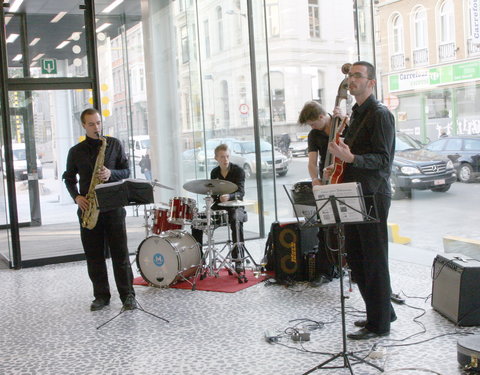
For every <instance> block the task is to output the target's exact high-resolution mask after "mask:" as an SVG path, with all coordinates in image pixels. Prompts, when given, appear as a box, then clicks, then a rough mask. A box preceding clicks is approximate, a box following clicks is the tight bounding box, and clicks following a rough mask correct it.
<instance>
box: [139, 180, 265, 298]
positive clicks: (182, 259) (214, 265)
mask: <svg viewBox="0 0 480 375" xmlns="http://www.w3.org/2000/svg"><path fill="white" fill-rule="evenodd" d="M161 187H162V188H168V187H166V186H163V185H161ZM183 188H184V189H185V190H187V191H189V192H191V193H195V194H201V195H205V196H206V197H205V198H204V200H205V211H204V212H199V211H198V209H197V206H196V201H195V200H194V199H191V198H185V197H173V198H171V199H170V202H169V204H168V205H166V204H162V205H160V206H158V207H155V208H153V209H147V208H146V207H145V214H144V218H145V231H146V235H145V237H146V238H145V239H144V240H143V241H142V242H141V243H140V245H139V247H138V250H137V254H136V262H137V266H138V268H139V272H140V274H141V275H142V277H143V278H144V279H145V281H147V282H148V283H149V284H150V285H152V286H157V287H168V286H170V285H172V284H175V283H177V282H179V281H187V282H188V283H190V284H191V285H192V290H195V289H196V282H197V280H198V278H200V279H203V278H205V277H207V276H215V277H219V270H220V269H222V268H225V269H227V271H228V273H229V274H231V275H232V274H234V275H235V276H236V277H237V278H238V282H239V283H243V282H247V281H248V280H247V278H246V276H245V263H250V262H252V263H253V264H254V265H255V267H259V265H258V264H257V263H256V262H255V261H254V260H253V258H252V256H251V255H250V253H249V252H248V250H247V249H246V248H245V245H244V244H243V242H236V243H235V244H232V241H231V240H230V232H229V231H228V241H227V243H226V244H225V246H224V247H223V248H222V249H221V250H220V251H218V250H217V248H216V246H215V244H214V240H213V234H214V231H215V229H217V228H219V227H224V226H228V213H227V211H226V210H213V209H212V205H213V203H214V198H213V196H215V195H222V194H230V193H233V192H235V191H236V190H237V185H236V184H234V183H232V182H229V181H225V180H193V181H189V182H187V183H185V184H184V185H183ZM253 203H254V202H252V201H242V200H232V201H227V202H223V203H218V205H219V206H222V207H225V208H237V207H243V206H246V205H249V204H253ZM152 217H153V225H150V224H149V223H150V220H151V218H152ZM189 225H191V226H192V227H193V228H195V229H198V230H201V231H202V232H203V233H205V234H206V238H207V242H206V244H205V245H204V246H203V250H204V251H203V255H202V249H201V247H200V244H199V243H198V242H197V241H196V240H195V239H194V237H193V236H192V235H191V234H190V233H187V231H186V230H185V226H189ZM236 232H237V233H236V234H237V236H236V238H237V240H239V239H240V236H239V224H238V222H237V225H236ZM234 247H237V248H238V249H239V252H238V254H239V257H240V258H238V259H233V258H232V250H233V249H234ZM226 248H228V249H229V251H228V253H227V254H226V255H223V254H222V252H223V251H224V250H225V249H226ZM245 255H247V256H245ZM234 262H237V263H236V264H237V265H238V263H240V264H241V267H236V268H235V267H234ZM240 269H241V270H242V271H241V272H240V271H239V270H240Z"/></svg>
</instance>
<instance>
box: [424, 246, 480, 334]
mask: <svg viewBox="0 0 480 375" xmlns="http://www.w3.org/2000/svg"><path fill="white" fill-rule="evenodd" d="M432 278H433V283H432V307H433V308H434V309H435V310H437V311H438V312H439V313H440V314H442V315H443V316H445V317H446V318H448V319H450V320H451V321H452V322H454V323H455V324H458V325H461V326H474V325H479V324H480V288H479V282H480V262H479V261H478V260H476V259H472V258H470V257H468V256H466V255H462V254H454V253H448V254H441V255H440V254H439V255H437V257H436V258H435V260H434V262H433V273H432Z"/></svg>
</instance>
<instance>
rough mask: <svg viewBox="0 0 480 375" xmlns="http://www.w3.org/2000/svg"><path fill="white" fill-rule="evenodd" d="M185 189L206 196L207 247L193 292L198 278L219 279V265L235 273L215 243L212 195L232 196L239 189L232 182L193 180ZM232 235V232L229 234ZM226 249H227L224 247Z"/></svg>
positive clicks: (193, 284) (187, 183) (186, 184)
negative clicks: (210, 277) (211, 277)
mask: <svg viewBox="0 0 480 375" xmlns="http://www.w3.org/2000/svg"><path fill="white" fill-rule="evenodd" d="M183 188H184V189H185V190H187V191H189V192H191V193H195V194H202V195H206V197H205V198H204V200H205V216H206V222H205V223H206V228H205V229H203V232H204V233H206V234H207V246H206V248H205V249H204V250H205V251H204V254H203V257H202V261H201V267H199V268H197V271H196V272H195V276H194V278H193V283H192V290H195V289H196V283H197V280H198V278H199V277H200V278H201V279H203V278H205V277H206V276H215V277H219V276H220V275H219V273H218V269H219V267H217V263H220V264H222V265H224V266H225V267H226V268H227V270H228V271H229V272H234V269H233V268H232V266H231V265H230V264H229V263H228V262H226V258H224V257H223V256H222V255H221V254H220V252H219V251H217V248H216V247H215V245H214V243H213V231H214V229H215V228H214V227H213V225H212V212H213V210H212V205H213V201H214V200H213V198H212V195H222V194H230V193H233V192H235V191H236V190H237V189H238V186H237V185H236V184H234V183H233V182H230V181H225V180H214V179H211V180H193V181H189V182H186V183H185V184H184V185H183ZM228 233H229V235H230V232H228ZM228 243H229V242H227V244H228ZM224 248H225V247H224Z"/></svg>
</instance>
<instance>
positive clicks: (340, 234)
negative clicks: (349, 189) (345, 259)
mask: <svg viewBox="0 0 480 375" xmlns="http://www.w3.org/2000/svg"><path fill="white" fill-rule="evenodd" d="M368 197H370V196H368ZM347 198H353V199H358V201H359V203H360V207H361V208H362V210H359V209H358V208H354V207H352V205H350V204H347V203H346V202H345V200H346V199H347ZM315 201H316V202H317V206H319V207H318V209H317V211H316V213H315V214H314V215H313V216H312V217H315V218H316V217H317V215H318V214H319V213H320V212H321V211H322V210H323V209H325V208H326V207H328V205H329V204H330V208H331V210H332V211H333V216H334V221H333V222H332V223H330V222H329V224H323V223H322V222H321V221H317V223H315V224H313V223H312V217H311V218H310V219H308V220H307V221H306V223H305V224H304V225H307V224H309V223H310V225H315V226H319V227H323V228H334V229H335V232H336V234H337V243H338V252H337V256H338V264H339V265H341V264H342V255H343V252H344V250H345V249H344V245H345V235H344V226H345V225H350V224H351V225H353V224H366V223H378V222H379V220H378V219H377V218H378V213H377V207H376V205H375V200H374V199H372V204H373V208H374V210H375V215H376V217H373V216H371V215H370V214H369V213H367V212H366V207H365V204H364V196H363V195H362V194H361V193H360V194H359V195H358V196H342V197H337V196H335V195H334V194H332V195H330V196H328V198H319V199H317V198H315ZM322 201H323V204H318V202H322ZM339 206H341V207H343V208H344V209H346V210H352V212H354V213H355V212H356V213H360V214H361V215H362V216H363V220H359V221H345V222H344V221H342V218H341V214H340V212H339V210H338V207H339ZM364 211H365V212H364ZM339 271H340V303H341V314H342V351H341V352H339V353H337V354H335V355H333V356H332V357H331V358H329V359H327V360H326V361H324V362H322V363H320V364H319V365H318V366H315V367H314V368H312V369H310V370H308V371H307V372H305V373H304V374H303V375H307V374H310V373H312V372H314V371H315V370H318V369H337V368H348V369H349V370H350V374H352V375H353V370H352V365H351V363H350V359H349V358H353V359H355V360H356V361H358V362H357V363H364V364H367V365H369V366H372V367H374V368H376V369H377V370H379V371H381V372H383V368H381V367H379V366H377V365H375V364H373V363H371V362H368V361H366V360H365V359H363V358H360V357H358V356H356V355H355V354H354V353H352V352H348V351H347V334H346V323H345V299H346V298H347V297H345V294H344V290H343V275H344V270H343V267H341V266H339ZM337 358H342V359H343V366H326V365H327V364H329V363H330V362H332V361H334V360H336V359H337Z"/></svg>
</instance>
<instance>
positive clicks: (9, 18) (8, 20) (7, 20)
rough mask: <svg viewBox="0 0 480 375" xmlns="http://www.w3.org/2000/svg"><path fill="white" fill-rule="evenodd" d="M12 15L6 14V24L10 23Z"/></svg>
mask: <svg viewBox="0 0 480 375" xmlns="http://www.w3.org/2000/svg"><path fill="white" fill-rule="evenodd" d="M12 18H13V17H12V16H5V25H8V23H9V22H10V21H11V20H12Z"/></svg>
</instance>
